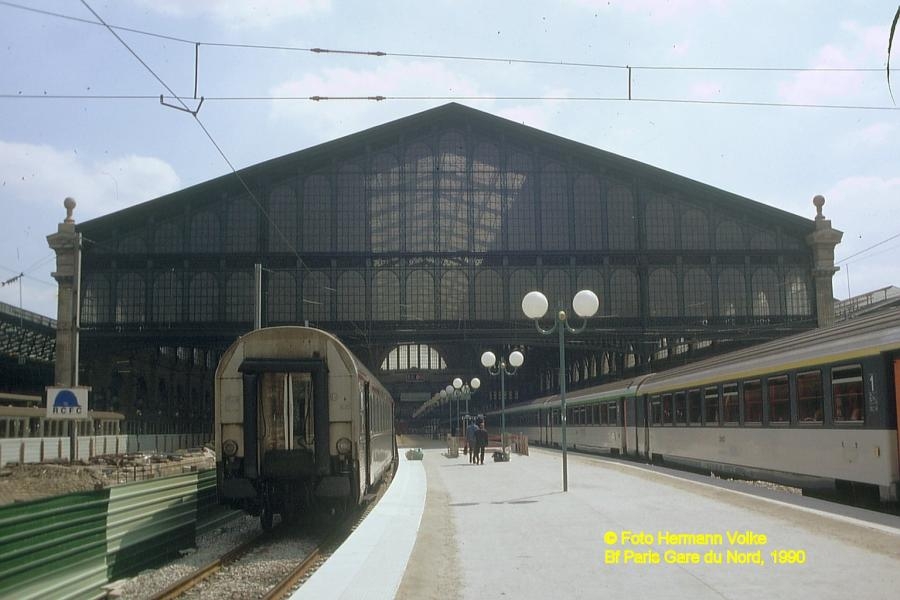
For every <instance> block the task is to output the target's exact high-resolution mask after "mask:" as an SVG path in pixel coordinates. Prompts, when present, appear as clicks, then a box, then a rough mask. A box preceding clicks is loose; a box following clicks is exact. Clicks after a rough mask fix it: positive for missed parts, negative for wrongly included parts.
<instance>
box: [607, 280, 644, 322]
mask: <svg viewBox="0 0 900 600" xmlns="http://www.w3.org/2000/svg"><path fill="white" fill-rule="evenodd" d="M609 296H610V304H611V306H610V309H611V314H612V315H613V316H615V317H622V318H628V317H637V316H639V315H640V306H641V305H640V293H639V288H638V278H637V274H636V273H635V272H634V271H632V270H631V269H616V270H615V271H613V273H612V277H611V278H610V282H609Z"/></svg>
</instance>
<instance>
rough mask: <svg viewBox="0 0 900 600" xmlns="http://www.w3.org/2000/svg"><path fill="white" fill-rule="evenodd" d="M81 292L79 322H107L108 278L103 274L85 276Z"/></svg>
mask: <svg viewBox="0 0 900 600" xmlns="http://www.w3.org/2000/svg"><path fill="white" fill-rule="evenodd" d="M82 289H83V291H82V293H81V322H82V323H84V324H85V325H95V324H97V323H107V322H109V280H108V279H107V278H106V276H105V275H99V274H94V275H89V276H87V277H85V280H84V283H83V284H82Z"/></svg>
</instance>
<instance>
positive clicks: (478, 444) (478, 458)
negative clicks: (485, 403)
mask: <svg viewBox="0 0 900 600" xmlns="http://www.w3.org/2000/svg"><path fill="white" fill-rule="evenodd" d="M487 445H488V433H487V429H485V428H484V421H482V422H481V424H480V425H479V427H478V431H476V432H475V462H476V464H479V465H483V464H484V449H485V448H487Z"/></svg>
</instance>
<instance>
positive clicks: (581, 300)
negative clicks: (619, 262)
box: [522, 290, 600, 492]
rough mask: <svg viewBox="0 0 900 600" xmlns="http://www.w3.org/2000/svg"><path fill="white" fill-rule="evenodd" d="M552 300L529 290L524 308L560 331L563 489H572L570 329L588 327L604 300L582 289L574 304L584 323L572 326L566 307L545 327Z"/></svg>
mask: <svg viewBox="0 0 900 600" xmlns="http://www.w3.org/2000/svg"><path fill="white" fill-rule="evenodd" d="M548 307H549V303H548V302H547V297H546V296H544V294H542V293H540V292H537V291H535V292H528V293H527V294H525V297H524V298H522V312H524V313H525V316H526V317H528V318H529V319H533V320H534V326H535V328H537V330H538V331H539V332H541V333H542V334H544V335H550V334H552V333H553V332H554V331H558V332H559V403H560V407H559V413H560V414H559V418H560V425H561V431H562V439H561V442H562V477H563V491H564V492H567V491H569V474H568V464H567V456H566V335H565V333H566V330H567V329H568V330H569V332H570V333H581V332H582V331H584V329H585V327H587V319H588V318H589V317H593V316H594V315H595V314H597V309H599V308H600V300H599V299H598V298H597V294H595V293H594V292H592V291H590V290H581V291H580V292H578V293H577V294H575V298H574V299H573V300H572V308H573V309H574V310H575V314H577V315H578V316H579V317H581V318H582V319H584V322H583V323H582V324H581V326H580V327H572V326H571V325H569V322H568V320H567V315H566V311H565V310H564V309H563V308H562V306H561V307H560V308H559V310H558V311H557V312H556V315H555V321H554V323H553V326H552V327H551V328H550V329H543V328H542V327H541V323H540V321H539V319H541V318H542V317H543V316H544V315H545V314H547V308H548Z"/></svg>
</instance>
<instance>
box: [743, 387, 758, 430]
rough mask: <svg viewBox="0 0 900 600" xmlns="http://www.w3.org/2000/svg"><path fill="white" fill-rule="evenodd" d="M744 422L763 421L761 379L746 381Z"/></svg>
mask: <svg viewBox="0 0 900 600" xmlns="http://www.w3.org/2000/svg"><path fill="white" fill-rule="evenodd" d="M743 400H744V423H762V385H760V382H759V379H754V380H752V381H745V382H744V395H743Z"/></svg>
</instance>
